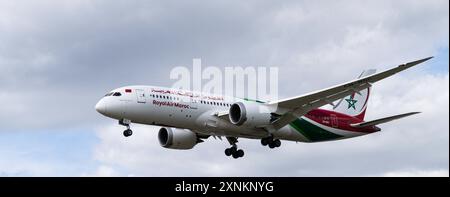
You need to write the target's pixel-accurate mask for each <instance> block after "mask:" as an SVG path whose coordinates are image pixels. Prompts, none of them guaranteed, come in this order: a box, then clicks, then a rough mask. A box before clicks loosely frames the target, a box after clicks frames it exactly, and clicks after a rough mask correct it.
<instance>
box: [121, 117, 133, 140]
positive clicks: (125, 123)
mask: <svg viewBox="0 0 450 197" xmlns="http://www.w3.org/2000/svg"><path fill="white" fill-rule="evenodd" d="M130 123H131V120H128V119H121V120H119V124H120V125H123V126H126V127H127V129H126V130H125V131H123V136H125V137H130V136H131V135H133V131H132V130H131V129H130Z"/></svg>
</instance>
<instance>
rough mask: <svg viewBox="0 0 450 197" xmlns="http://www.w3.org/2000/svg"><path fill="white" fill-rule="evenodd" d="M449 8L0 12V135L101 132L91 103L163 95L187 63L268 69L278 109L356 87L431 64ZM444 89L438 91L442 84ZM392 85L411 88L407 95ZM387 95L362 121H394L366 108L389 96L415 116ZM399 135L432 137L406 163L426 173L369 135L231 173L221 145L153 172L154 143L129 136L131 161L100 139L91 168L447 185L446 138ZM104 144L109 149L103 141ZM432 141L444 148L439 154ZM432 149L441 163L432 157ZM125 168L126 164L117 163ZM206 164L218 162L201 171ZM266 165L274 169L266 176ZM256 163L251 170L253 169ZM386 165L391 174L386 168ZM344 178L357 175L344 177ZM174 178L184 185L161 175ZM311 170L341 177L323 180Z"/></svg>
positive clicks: (74, 5)
mask: <svg viewBox="0 0 450 197" xmlns="http://www.w3.org/2000/svg"><path fill="white" fill-rule="evenodd" d="M448 7H449V6H448V1H438V0H433V1H420V0H413V1H411V0H408V1H352V0H350V1H283V2H269V1H246V2H242V1H216V2H210V1H193V2H192V1H191V2H190V3H187V2H184V1H120V0H119V1H114V2H112V1H21V2H11V1H1V2H0V69H1V72H0V88H1V89H2V93H0V103H3V104H4V105H5V106H3V107H2V112H0V124H2V125H3V126H2V129H1V130H0V131H8V130H15V129H20V130H34V129H38V128H39V129H46V128H52V127H58V128H61V129H64V128H68V127H89V128H92V127H94V126H95V125H103V124H106V123H111V122H112V120H107V119H105V118H103V117H102V116H100V115H98V114H97V113H96V112H95V111H94V110H93V106H94V104H95V102H96V101H97V100H98V99H99V98H100V97H101V96H102V95H103V94H104V93H105V92H106V91H109V90H110V89H113V88H115V87H119V86H123V85H129V84H152V85H162V86H169V85H170V84H171V83H172V82H173V81H170V80H169V78H168V77H169V71H170V69H171V68H173V67H175V66H190V65H191V63H192V62H191V61H192V58H197V57H200V58H202V59H203V65H204V66H218V67H224V66H234V65H238V66H278V67H279V68H280V76H282V77H280V82H279V84H280V86H281V87H280V94H281V96H280V97H287V96H294V95H298V94H302V93H305V92H308V91H312V90H316V89H319V88H324V87H327V86H329V85H334V84H336V83H339V82H343V81H345V80H348V79H350V78H354V77H356V76H357V75H358V74H359V73H360V71H361V70H363V69H366V68H369V67H371V68H373V67H375V68H377V69H383V68H387V67H388V66H392V65H395V64H398V63H404V62H405V61H409V60H415V59H417V58H422V57H425V56H429V55H433V54H435V53H436V51H437V50H439V49H441V48H447V49H448V34H449V33H448V29H449V28H448V24H449V17H448V13H449V11H448ZM436 59H438V60H439V57H436ZM436 59H435V60H432V61H436ZM423 67H426V65H424V66H423ZM423 70H424V68H422V67H418V68H414V69H413V70H411V71H408V72H410V73H411V74H405V76H409V77H411V78H415V77H416V76H417V75H418V74H420V73H421V72H422V71H423ZM447 75H448V74H447ZM318 76H319V77H318ZM443 82H444V83H447V84H448V78H447V80H445V79H444V80H443ZM401 83H405V84H408V85H409V84H413V83H416V81H406V82H405V81H401V82H399V84H401ZM378 86H380V88H379V87H378ZM387 86H388V87H385V85H383V84H379V85H378V84H377V86H376V89H375V90H376V91H375V92H377V91H379V93H376V94H375V95H374V98H373V101H372V103H373V105H374V109H375V108H377V109H381V110H379V111H377V110H373V114H369V115H370V116H373V117H381V116H383V115H385V114H389V113H394V111H392V110H393V108H395V107H394V105H393V104H392V105H389V107H388V108H385V109H383V108H381V107H380V106H381V105H380V103H377V102H381V101H384V100H383V98H382V97H381V96H377V94H379V95H386V94H394V95H396V96H400V98H398V99H396V98H395V97H389V98H391V99H394V101H395V102H393V103H395V104H396V105H395V106H408V107H407V108H404V109H403V108H399V109H396V110H398V111H399V112H403V111H404V110H405V111H408V110H415V109H414V107H416V106H422V103H416V102H412V101H411V103H413V104H408V102H404V99H406V100H407V99H408V97H403V96H402V93H401V92H403V90H404V89H407V88H408V87H399V89H402V91H396V90H395V89H389V86H391V84H389V83H387ZM447 89H448V88H447ZM414 91H419V92H420V91H422V90H420V89H414ZM411 92H412V91H411ZM445 93H446V94H447V97H443V98H441V97H439V98H441V99H444V100H445V99H446V101H447V102H448V90H447V92H445ZM411 94H413V93H411ZM416 97H417V95H416ZM416 97H412V98H416ZM439 103H442V101H439ZM447 106H448V105H447ZM447 108H448V107H447ZM62 109H64V110H62ZM436 110H438V114H439V115H440V116H447V119H448V111H439V110H442V109H436V108H429V109H427V110H424V113H423V114H421V115H419V116H418V117H420V118H423V119H426V120H429V121H432V120H433V119H439V117H437V116H435V115H433V114H429V113H427V111H436ZM415 120H417V119H415ZM405 121H408V120H405ZM403 123H406V122H402V123H399V124H398V125H403V126H398V127H393V126H392V127H387V129H386V130H394V131H396V130H398V131H404V132H405V133H402V134H403V135H401V136H408V135H407V132H408V131H411V132H412V133H414V135H417V136H418V137H424V136H422V135H419V134H420V132H423V131H420V129H422V130H424V129H426V130H430V131H432V132H433V133H434V134H436V135H435V136H434V137H433V138H432V139H430V140H429V141H428V140H425V142H426V143H430V144H434V145H433V146H426V145H428V144H422V145H423V146H426V148H423V149H419V148H417V147H415V149H414V151H417V153H416V154H419V155H428V157H426V158H427V159H423V160H421V159H417V158H416V157H414V156H413V155H412V153H411V152H414V151H411V150H408V147H409V146H407V142H401V143H399V144H398V143H396V142H397V141H396V140H401V139H398V138H399V136H398V135H397V134H393V133H394V132H392V133H391V132H386V133H383V135H384V136H385V135H392V138H389V139H387V138H386V137H381V134H380V136H378V135H375V136H371V137H363V138H361V139H354V140H353V139H352V140H349V141H342V142H331V143H324V144H317V145H307V144H301V145H295V144H293V143H286V146H285V147H283V148H282V149H280V150H276V151H274V152H269V151H267V150H264V149H262V148H261V147H260V146H259V145H258V143H257V142H251V141H248V153H249V157H248V158H245V159H244V160H242V161H236V162H235V163H232V164H229V165H220V164H221V163H229V160H228V159H229V158H225V157H223V158H222V157H217V154H221V153H220V152H221V151H222V148H224V147H226V144H224V143H222V144H214V143H212V142H207V143H205V144H202V145H201V146H203V147H206V148H202V147H201V146H199V147H198V148H199V149H197V150H194V152H195V153H191V152H189V153H188V152H183V151H181V152H170V151H169V152H170V154H169V155H167V156H163V157H162V160H161V162H157V161H153V160H150V159H151V158H150V159H148V160H147V159H144V160H142V158H143V157H145V154H148V155H159V154H161V152H163V153H165V152H166V150H161V149H160V148H159V147H158V145H157V143H156V141H155V138H154V136H144V137H145V139H146V140H149V141H146V142H141V143H140V144H138V145H133V144H132V142H136V141H134V140H137V138H138V137H139V136H138V135H139V134H137V135H136V136H135V137H136V139H135V138H133V140H132V141H131V142H130V143H129V144H127V145H123V146H124V148H125V149H124V150H128V149H129V148H130V147H129V146H135V147H134V148H133V149H132V151H131V152H134V153H136V154H131V153H126V152H117V151H118V150H116V149H112V150H107V149H108V148H110V147H109V146H108V143H109V140H111V139H109V138H107V137H105V136H102V137H101V138H100V140H101V142H100V144H99V147H98V149H96V150H95V151H96V153H95V155H96V158H97V159H98V160H99V161H101V162H102V163H104V164H105V165H111V166H113V167H114V166H117V165H118V166H122V167H123V166H125V168H126V170H125V173H128V171H129V172H130V173H133V174H135V175H167V174H171V173H173V174H177V173H180V174H183V175H184V174H186V175H196V174H197V173H200V172H199V171H193V172H191V173H188V172H187V170H188V169H189V167H190V166H202V167H204V168H205V169H207V170H206V172H204V173H205V175H223V172H230V174H234V175H255V174H257V175H265V174H264V173H263V172H262V171H261V170H265V171H267V175H286V176H289V175H293V174H292V173H291V171H287V170H286V171H280V169H289V170H292V171H294V172H295V173H294V174H295V175H330V174H331V175H343V174H345V173H348V174H351V175H367V174H384V173H385V172H387V171H398V170H408V169H409V168H408V167H411V168H414V167H417V168H420V169H419V170H421V169H423V170H436V169H438V170H440V169H441V168H445V165H446V166H447V167H446V169H447V171H448V132H447V134H445V133H442V131H448V124H446V123H442V122H438V124H436V125H432V126H429V127H426V128H424V127H423V125H415V126H414V128H409V127H407V126H408V124H403ZM412 123H413V122H412ZM405 125H406V126H405ZM420 126H422V127H420ZM415 127H417V128H415ZM116 129H118V128H116ZM138 133H139V132H138ZM108 134H110V135H113V136H114V132H112V131H111V132H109V133H108ZM116 134H117V135H119V134H120V132H118V133H116ZM149 135H150V134H149ZM152 135H153V134H152ZM444 137H446V139H447V140H444V141H442V140H440V139H442V138H444ZM115 140H116V141H114V142H115V143H117V144H122V143H125V142H123V138H121V137H120V138H119V136H117V139H115ZM394 140H395V141H394ZM411 140H414V139H411ZM243 141H244V142H246V143H247V140H243ZM414 142H415V143H419V144H420V143H425V142H420V141H419V142H417V141H414ZM102 146H105V147H104V149H102ZM445 146H446V148H445ZM395 147H397V148H398V149H397V150H395V151H394V152H392V150H389V149H390V148H395ZM433 148H434V149H437V150H441V151H438V152H436V153H435V154H430V152H432V151H431V149H433ZM444 148H445V150H446V151H444ZM328 149H332V150H334V151H331V152H330V151H329V150H328ZM115 151H116V152H115ZM196 151H198V153H197V152H196ZM138 153H139V154H138ZM401 153H405V154H406V155H407V156H405V155H402V154H401ZM443 153H447V156H443V155H442V154H443ZM205 155H206V156H205ZM380 155H382V156H380ZM294 156H295V157H294ZM378 156H379V157H378ZM400 156H402V157H407V159H406V160H407V161H409V162H408V163H417V165H415V166H407V165H404V164H405V163H407V162H402V161H398V160H397V159H396V158H399V157H400ZM125 157H126V158H127V159H126V160H132V161H134V163H131V164H130V163H120V161H123V160H125V159H124V158H125ZM173 157H177V158H180V159H183V160H186V161H191V160H194V161H192V163H191V165H187V166H184V167H183V166H181V167H180V166H176V165H175V164H173V165H168V167H167V168H165V169H164V170H162V171H161V173H164V174H158V172H154V171H151V170H152V169H146V168H145V165H149V166H151V165H161V164H166V163H173V162H171V159H172V158H173ZM192 157H194V158H192ZM205 158H216V159H212V160H210V161H209V162H208V161H206V159H205ZM272 158H277V159H276V160H277V161H278V162H277V163H276V164H273V163H272ZM354 158H356V159H357V160H356V161H355V160H354ZM117 160H118V161H117ZM427 160H429V161H427ZM255 161H256V162H257V164H258V166H260V168H256V169H254V165H255ZM385 161H389V163H390V165H392V167H389V166H386V165H385V163H386V162H385ZM371 163H378V164H379V165H376V166H373V167H372V168H371V170H370V172H366V170H367V169H366V168H364V167H361V166H366V165H370V164H371ZM352 164H353V165H357V166H360V168H358V167H355V168H351V169H350V168H348V167H346V166H349V165H352ZM299 166H307V167H306V168H300V167H299ZM443 166H444V167H443ZM175 167H177V169H178V168H180V170H182V171H181V172H180V171H173V169H172V168H175ZM239 167H241V168H239ZM404 168H405V169H404ZM406 168H408V169H406ZM252 169H254V170H252ZM311 169H312V170H311ZM317 169H336V170H338V169H339V170H344V171H342V172H336V171H331V170H329V171H324V172H323V173H321V171H320V170H317ZM183 170H184V171H183ZM345 170H347V171H345ZM105 171H106V174H108V173H110V174H114V173H115V171H114V170H110V168H109V167H105V166H101V169H99V170H98V174H102V172H105ZM222 171H223V172H222ZM86 173H91V172H86ZM92 173H94V172H92Z"/></svg>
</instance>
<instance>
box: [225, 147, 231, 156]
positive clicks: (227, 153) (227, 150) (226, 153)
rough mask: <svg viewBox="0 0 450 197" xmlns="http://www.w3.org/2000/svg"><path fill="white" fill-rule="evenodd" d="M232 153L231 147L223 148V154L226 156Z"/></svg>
mask: <svg viewBox="0 0 450 197" xmlns="http://www.w3.org/2000/svg"><path fill="white" fill-rule="evenodd" d="M232 153H233V152H232V151H231V148H227V149H225V155H226V156H231V154H232Z"/></svg>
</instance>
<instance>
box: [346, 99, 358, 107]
mask: <svg viewBox="0 0 450 197" xmlns="http://www.w3.org/2000/svg"><path fill="white" fill-rule="evenodd" d="M345 101H347V103H348V109H350V108H353V109H354V110H356V106H355V104H356V102H358V101H357V100H354V99H353V98H351V97H350V99H345Z"/></svg>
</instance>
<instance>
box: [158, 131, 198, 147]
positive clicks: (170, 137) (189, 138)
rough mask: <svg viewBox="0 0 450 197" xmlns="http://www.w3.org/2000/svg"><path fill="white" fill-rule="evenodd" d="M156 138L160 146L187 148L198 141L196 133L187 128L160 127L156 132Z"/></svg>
mask: <svg viewBox="0 0 450 197" xmlns="http://www.w3.org/2000/svg"><path fill="white" fill-rule="evenodd" d="M158 140H159V143H160V144H161V146H162V147H164V148H171V149H182V150H187V149H191V148H193V147H194V146H195V145H196V144H197V143H198V137H197V134H195V133H194V132H192V131H190V130H187V129H176V128H169V127H162V128H161V129H159V132H158Z"/></svg>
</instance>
